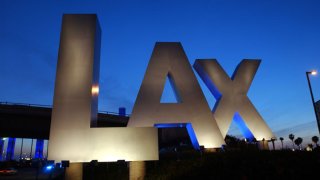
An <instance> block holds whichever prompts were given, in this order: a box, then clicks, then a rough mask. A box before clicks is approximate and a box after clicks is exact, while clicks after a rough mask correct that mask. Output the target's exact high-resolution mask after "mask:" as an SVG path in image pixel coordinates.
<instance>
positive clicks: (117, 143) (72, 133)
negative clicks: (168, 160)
mask: <svg viewBox="0 0 320 180" xmlns="http://www.w3.org/2000/svg"><path fill="white" fill-rule="evenodd" d="M58 58H59V59H58V65H57V75H56V82H55V90H54V101H53V109H52V118H51V127H50V138H49V157H48V159H50V160H55V161H57V162H59V161H61V160H69V161H70V162H90V161H91V160H98V161H101V162H103V161H117V160H126V161H145V160H158V158H159V157H158V156H159V154H158V134H157V133H158V131H157V129H156V128H90V120H93V121H91V125H93V126H94V125H95V123H94V121H95V119H96V116H97V107H98V104H97V100H98V94H99V81H98V78H99V73H98V72H99V61H100V27H99V22H98V19H97V17H96V15H64V16H63V21H62V30H61V38H60V48H59V56H58Z"/></svg>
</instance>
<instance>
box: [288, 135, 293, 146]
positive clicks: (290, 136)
mask: <svg viewBox="0 0 320 180" xmlns="http://www.w3.org/2000/svg"><path fill="white" fill-rule="evenodd" d="M289 139H290V140H291V141H292V149H294V143H293V140H294V135H293V134H289Z"/></svg>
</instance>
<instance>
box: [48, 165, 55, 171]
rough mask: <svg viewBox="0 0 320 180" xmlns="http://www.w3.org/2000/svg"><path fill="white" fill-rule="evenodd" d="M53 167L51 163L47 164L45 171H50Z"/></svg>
mask: <svg viewBox="0 0 320 180" xmlns="http://www.w3.org/2000/svg"><path fill="white" fill-rule="evenodd" d="M53 168H54V167H53V165H48V166H46V171H51V170H52V169H53Z"/></svg>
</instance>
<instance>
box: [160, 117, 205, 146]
mask: <svg viewBox="0 0 320 180" xmlns="http://www.w3.org/2000/svg"><path fill="white" fill-rule="evenodd" d="M154 126H155V127H156V128H177V127H178V128H183V127H186V128H187V131H188V134H189V137H190V140H191V143H192V145H193V148H194V149H196V150H200V146H199V143H198V140H197V137H196V134H195V132H194V130H193V128H192V124H191V123H168V124H155V125H154Z"/></svg>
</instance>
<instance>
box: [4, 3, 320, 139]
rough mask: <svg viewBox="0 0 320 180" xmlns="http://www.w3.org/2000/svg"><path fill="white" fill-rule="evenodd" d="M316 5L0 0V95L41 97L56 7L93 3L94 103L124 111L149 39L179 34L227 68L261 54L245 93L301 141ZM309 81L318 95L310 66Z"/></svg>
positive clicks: (309, 127)
mask: <svg viewBox="0 0 320 180" xmlns="http://www.w3.org/2000/svg"><path fill="white" fill-rule="evenodd" d="M319 9H320V3H319V1H316V0H314V1H311V0H300V1H298V0H287V1H285V0H283V1H281V2H280V1H278V0H268V1H265V0H242V1H239V0H234V1H231V0H212V1H209V0H206V1H196V0H195V1H173V0H161V1H150V0H149V1H148V0H145V1H142V0H140V1H139V0H136V1H129V0H127V1H123V0H117V1H111V0H109V1H107V0H105V1H90V0H87V1H79V0H64V1H63V0H47V1H40V0H39V1H34V0H28V1H24V0H20V1H15V0H1V1H0V20H1V21H0V23H1V24H0V55H1V56H0V57H1V58H0V101H9V102H18V103H33V104H47V105H51V104H52V99H53V89H54V79H55V68H56V62H57V55H58V48H59V34H60V28H61V18H62V14H63V13H96V14H98V17H99V20H100V23H101V29H102V45H101V66H100V68H101V73H100V74H101V77H100V99H99V109H100V110H105V111H115V112H116V111H117V110H118V107H120V106H124V107H126V108H127V112H128V113H131V110H132V107H133V104H134V101H135V98H136V96H137V93H138V90H139V87H140V84H141V82H142V79H143V76H144V73H145V70H146V67H147V64H148V61H149V58H150V55H151V53H152V49H153V47H154V44H155V42H157V41H179V42H181V43H182V45H183V47H184V49H185V52H186V54H187V56H188V58H189V61H190V63H191V64H193V63H194V61H195V59H196V58H216V59H218V61H219V62H220V64H221V65H222V66H223V68H224V69H225V70H226V71H227V72H228V74H229V75H231V74H232V73H233V71H234V69H235V67H236V66H237V64H238V63H239V62H240V61H241V60H242V59H244V58H248V59H254V58H259V59H262V63H261V65H260V68H259V70H258V72H257V74H256V77H255V79H254V81H253V84H252V86H251V88H250V90H249V93H248V96H249V97H250V99H251V100H252V102H253V103H254V105H255V106H256V108H257V109H258V111H259V112H260V113H261V115H262V116H263V117H264V118H265V120H266V122H267V124H268V125H269V126H270V127H271V129H272V130H273V131H274V132H275V133H276V134H277V135H278V136H284V137H285V138H287V136H288V134H289V133H294V134H295V135H296V136H301V137H306V138H307V139H305V141H310V140H309V139H310V138H309V137H308V136H312V135H318V134H317V128H316V121H315V115H314V112H313V108H312V104H311V99H310V94H309V90H308V86H307V81H306V76H305V72H306V71H308V70H311V69H318V70H320V63H319V62H320V61H319V57H320V11H319ZM199 82H200V84H201V86H202V90H203V91H204V93H205V95H206V97H207V100H208V103H209V105H210V106H211V107H212V106H213V105H214V103H215V100H214V98H213V96H212V95H211V94H210V92H209V91H208V90H207V88H206V86H205V85H204V84H203V83H202V81H201V79H199ZM311 82H312V85H313V90H314V94H315V97H316V99H317V100H318V99H320V92H319V91H320V76H316V77H312V78H311ZM168 98H169V99H170V97H168ZM231 132H233V133H234V134H237V133H238V131H237V130H236V128H235V127H234V126H233V127H232V128H231Z"/></svg>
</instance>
